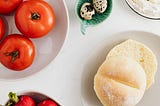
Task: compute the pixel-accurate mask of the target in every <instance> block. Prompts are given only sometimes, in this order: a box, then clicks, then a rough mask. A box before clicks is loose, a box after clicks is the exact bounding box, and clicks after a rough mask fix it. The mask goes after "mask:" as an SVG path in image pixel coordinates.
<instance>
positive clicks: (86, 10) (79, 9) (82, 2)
mask: <svg viewBox="0 0 160 106" xmlns="http://www.w3.org/2000/svg"><path fill="white" fill-rule="evenodd" d="M111 10H112V0H78V1H77V6H76V13H77V15H78V17H79V19H80V21H81V32H82V34H85V32H86V28H87V27H89V26H94V25H97V24H99V23H101V22H103V21H104V20H105V19H106V18H107V17H108V16H109V15H110V13H111Z"/></svg>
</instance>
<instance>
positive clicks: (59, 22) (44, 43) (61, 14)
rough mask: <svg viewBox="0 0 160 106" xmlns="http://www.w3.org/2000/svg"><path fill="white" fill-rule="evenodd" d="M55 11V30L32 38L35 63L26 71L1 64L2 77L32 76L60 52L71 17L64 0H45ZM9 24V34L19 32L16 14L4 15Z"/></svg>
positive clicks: (6, 78)
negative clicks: (10, 68)
mask: <svg viewBox="0 0 160 106" xmlns="http://www.w3.org/2000/svg"><path fill="white" fill-rule="evenodd" d="M45 1H46V2H48V3H49V4H50V5H51V6H52V8H53V10H54V13H55V16H56V24H55V27H54V28H53V30H52V31H51V32H50V33H49V34H48V35H47V36H45V37H43V38H38V39H32V41H33V43H34V44H35V47H36V57H35V60H34V62H33V64H32V65H31V66H30V67H29V68H27V69H26V70H24V71H21V72H15V71H11V70H9V69H7V68H5V67H4V66H2V65H0V79H5V80H14V79H20V78H24V77H27V76H31V75H33V74H35V73H37V72H39V71H41V70H42V69H43V68H45V67H46V66H47V65H48V64H49V63H50V62H51V61H52V60H53V59H54V58H55V57H56V56H57V54H58V53H59V51H60V49H61V47H62V45H63V43H64V40H65V38H66V35H67V33H68V27H69V21H68V20H69V19H68V18H69V17H68V12H67V8H66V5H65V2H64V1H63V0H45ZM3 18H4V19H5V22H6V24H7V26H6V27H7V29H8V31H7V32H6V35H7V34H13V33H19V31H18V30H17V28H16V26H15V23H14V15H10V16H6V17H3Z"/></svg>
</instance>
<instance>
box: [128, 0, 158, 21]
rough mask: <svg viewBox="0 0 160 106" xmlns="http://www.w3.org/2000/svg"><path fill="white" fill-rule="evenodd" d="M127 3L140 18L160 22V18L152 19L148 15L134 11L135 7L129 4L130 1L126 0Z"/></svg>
mask: <svg viewBox="0 0 160 106" xmlns="http://www.w3.org/2000/svg"><path fill="white" fill-rule="evenodd" d="M125 1H126V3H127V5H128V6H129V7H130V8H131V9H132V10H133V11H134V12H135V13H137V14H138V15H140V16H142V17H144V18H146V19H151V20H160V17H157V18H154V17H150V16H148V15H146V14H143V13H141V12H139V11H138V10H136V9H134V7H133V6H132V5H131V4H130V3H129V1H128V0H125Z"/></svg>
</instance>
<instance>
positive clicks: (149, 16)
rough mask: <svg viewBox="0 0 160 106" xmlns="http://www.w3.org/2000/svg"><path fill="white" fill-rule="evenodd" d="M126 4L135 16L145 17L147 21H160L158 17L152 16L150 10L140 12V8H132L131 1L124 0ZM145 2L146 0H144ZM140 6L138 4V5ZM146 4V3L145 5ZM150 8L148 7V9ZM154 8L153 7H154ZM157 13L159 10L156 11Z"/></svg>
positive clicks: (159, 16)
mask: <svg viewBox="0 0 160 106" xmlns="http://www.w3.org/2000/svg"><path fill="white" fill-rule="evenodd" d="M125 1H126V2H127V4H128V6H129V7H130V8H131V9H132V10H133V11H134V12H136V13H137V14H139V15H141V16H143V17H145V18H148V19H154V20H159V19H160V15H153V14H154V12H153V13H152V12H151V11H150V10H147V11H148V12H144V11H141V10H140V8H141V7H139V8H138V7H136V6H134V4H133V1H132V0H125ZM146 2H147V0H146ZM139 4H140V3H139ZM146 4H147V3H146ZM158 7H159V6H158ZM149 8H150V7H149ZM154 8H155V7H154ZM158 11H159V9H158ZM158 14H159V13H158Z"/></svg>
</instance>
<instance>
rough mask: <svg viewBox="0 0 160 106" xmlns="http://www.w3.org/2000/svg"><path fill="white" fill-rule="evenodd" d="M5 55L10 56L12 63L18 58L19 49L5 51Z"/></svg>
mask: <svg viewBox="0 0 160 106" xmlns="http://www.w3.org/2000/svg"><path fill="white" fill-rule="evenodd" d="M5 55H6V56H11V57H12V59H11V63H12V62H14V61H15V60H16V59H17V58H18V55H19V51H13V52H9V53H5Z"/></svg>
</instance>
